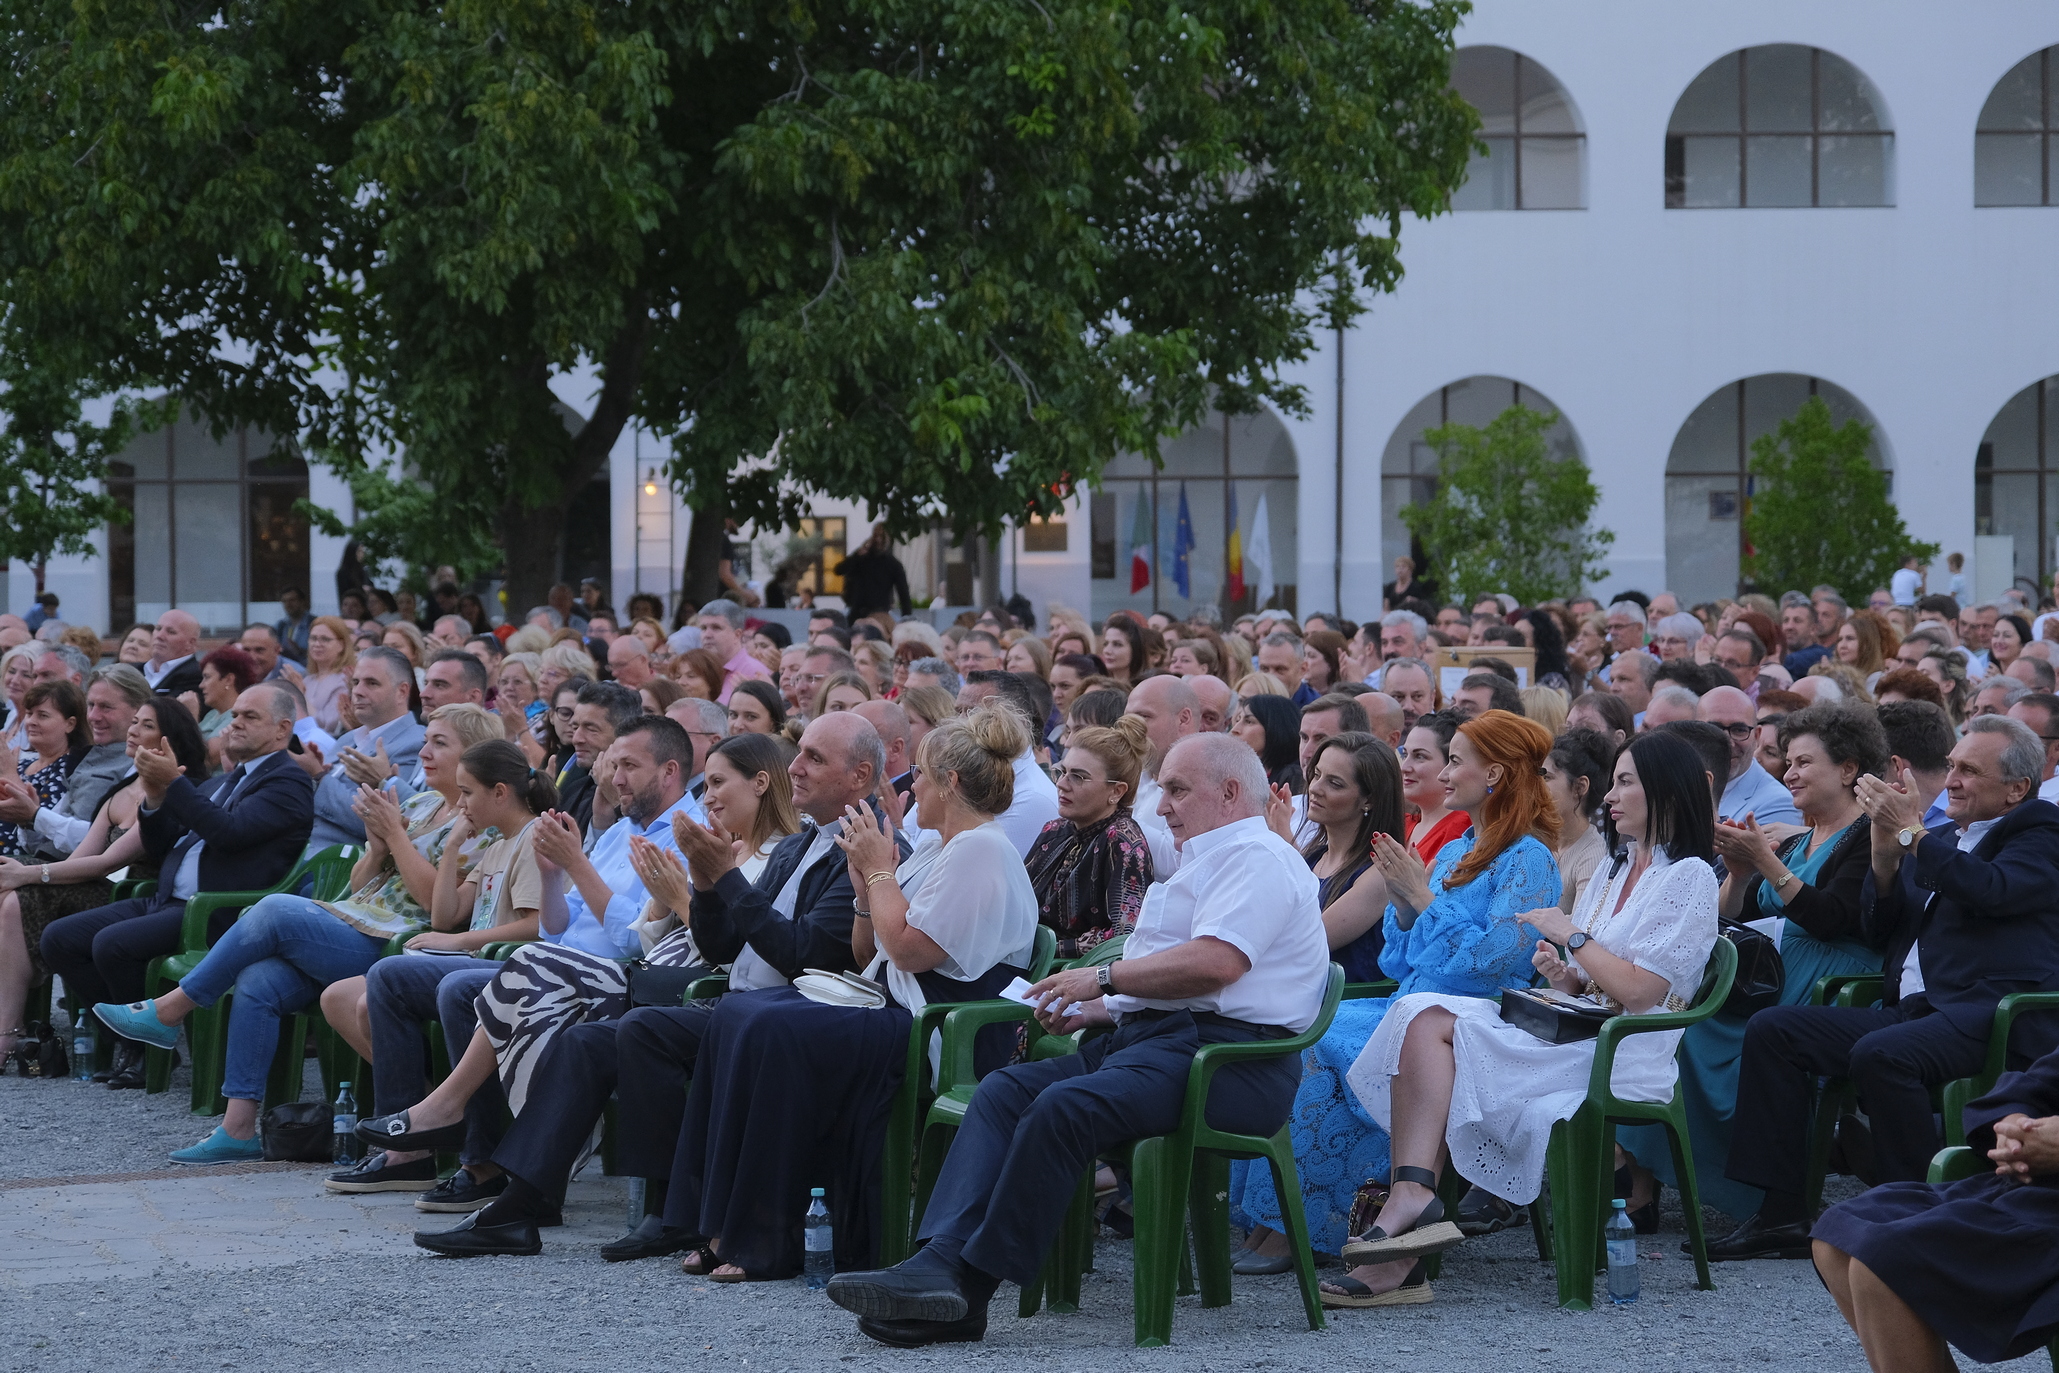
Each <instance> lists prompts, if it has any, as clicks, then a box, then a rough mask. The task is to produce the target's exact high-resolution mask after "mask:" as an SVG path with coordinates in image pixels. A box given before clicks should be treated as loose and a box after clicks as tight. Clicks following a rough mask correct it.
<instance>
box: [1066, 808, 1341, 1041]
mask: <svg viewBox="0 0 2059 1373" xmlns="http://www.w3.org/2000/svg"><path fill="white" fill-rule="evenodd" d="M1184 860H1185V861H1184V862H1183V863H1182V864H1181V866H1180V870H1179V872H1178V873H1176V874H1175V875H1174V876H1173V878H1172V880H1171V881H1169V882H1155V883H1153V884H1152V886H1151V890H1150V891H1148V892H1147V893H1145V896H1144V906H1143V909H1142V910H1141V911H1139V912H1138V913H1137V928H1136V929H1135V931H1134V932H1132V933H1131V935H1130V937H1129V942H1128V943H1126V944H1125V945H1124V946H1123V957H1124V958H1126V959H1127V958H1144V957H1146V956H1148V955H1150V954H1154V953H1163V952H1164V951H1165V950H1167V949H1170V948H1174V947H1175V946H1177V945H1180V944H1185V943H1189V942H1190V941H1192V940H1196V939H1201V938H1204V937H1206V938H1212V939H1220V940H1222V941H1223V942H1224V943H1226V944H1231V945H1234V946H1236V948H1237V949H1238V950H1239V951H1241V952H1242V953H1243V955H1244V956H1245V957H1246V958H1248V959H1250V960H1251V969H1250V971H1249V972H1247V973H1245V974H1244V975H1243V976H1242V977H1240V978H1238V979H1237V980H1236V981H1235V982H1232V983H1230V985H1229V986H1227V987H1224V988H1222V989H1221V990H1220V991H1216V992H1211V993H1208V994H1207V995H1203V996H1193V997H1185V998H1182V999H1180V1000H1155V999H1151V998H1147V997H1136V996H1118V995H1114V994H1110V995H1109V996H1108V997H1107V1005H1108V1009H1109V1011H1111V1012H1112V1013H1115V1014H1118V1015H1122V1014H1127V1013H1129V1012H1132V1011H1140V1010H1143V1009H1145V1008H1147V1007H1152V1008H1157V1009H1161V1010H1191V1011H1213V1012H1215V1013H1216V1014H1218V1015H1222V1016H1227V1017H1229V1018H1230V1019H1232V1020H1245V1021H1249V1022H1251V1023H1252V1024H1254V1025H1279V1026H1283V1027H1285V1028H1286V1029H1289V1030H1293V1031H1296V1032H1297V1033H1298V1032H1299V1031H1302V1030H1305V1029H1307V1028H1308V1027H1309V1026H1310V1025H1312V1024H1314V1023H1315V1018H1316V1014H1317V1012H1319V1011H1320V1010H1321V1009H1322V1002H1323V990H1324V987H1325V985H1326V984H1327V980H1328V978H1329V974H1330V941H1329V938H1328V937H1327V936H1326V935H1325V934H1324V933H1323V913H1322V908H1321V906H1320V905H1319V904H1318V898H1317V892H1318V887H1319V884H1318V883H1317V881H1316V875H1315V873H1314V872H1313V871H1311V870H1310V869H1309V866H1308V862H1307V860H1306V859H1304V858H1302V856H1301V855H1300V854H1298V853H1296V852H1295V851H1294V847H1293V845H1291V844H1289V843H1288V842H1287V841H1286V840H1284V839H1282V838H1280V836H1278V835H1277V834H1274V833H1273V832H1272V831H1271V830H1270V829H1268V828H1266V823H1265V820H1264V818H1263V817H1260V816H1253V817H1252V818H1250V819H1248V820H1234V821H1232V822H1230V823H1229V824H1227V825H1224V826H1223V827H1222V828H1220V829H1213V830H1210V831H1208V833H1206V834H1196V835H1193V836H1191V837H1189V838H1188V840H1187V841H1186V847H1185V850H1184ZM1115 976H1116V980H1117V981H1118V982H1120V981H1121V980H1122V973H1121V968H1120V965H1118V966H1117V969H1116V974H1115Z"/></svg>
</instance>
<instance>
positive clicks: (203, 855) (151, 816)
mask: <svg viewBox="0 0 2059 1373" xmlns="http://www.w3.org/2000/svg"><path fill="white" fill-rule="evenodd" d="M297 706H298V695H297V693H295V692H294V691H292V690H291V689H290V688H288V687H286V686H285V685H284V684H282V683H277V682H259V683H258V684H257V685H256V686H253V687H251V688H250V689H249V690H247V691H245V692H244V693H243V694H242V695H240V696H238V697H237V698H236V704H235V705H234V706H232V707H231V708H230V716H229V723H228V724H227V725H225V726H224V727H223V729H222V734H221V738H222V739H223V741H224V745H225V754H226V756H227V757H228V758H229V760H230V761H231V762H232V764H233V766H231V767H230V768H229V770H228V771H227V772H225V773H223V774H222V775H221V776H220V777H217V778H214V779H213V780H212V781H211V782H210V783H209V784H208V785H207V787H206V789H204V790H203V789H202V788H200V787H196V786H195V785H194V784H193V783H192V782H191V781H190V780H188V779H187V777H186V776H185V774H184V773H183V772H182V771H181V770H180V767H179V761H178V759H176V758H174V757H173V756H172V750H171V745H170V744H168V743H164V742H162V741H160V742H159V744H158V745H157V747H156V748H154V749H150V748H145V749H139V750H138V751H137V753H136V757H135V764H136V775H137V777H138V779H139V780H140V781H141V782H142V784H143V806H142V809H141V810H140V811H138V812H137V816H138V819H137V825H138V827H139V828H140V829H141V830H142V831H143V846H144V848H145V850H146V851H147V852H148V853H149V854H150V855H151V856H152V857H154V858H160V859H162V860H163V861H162V863H161V864H160V865H159V868H158V885H157V892H156V894H155V895H152V896H134V897H130V898H128V899H127V900H123V901H116V902H114V903H113V904H111V905H106V906H102V907H100V908H99V909H98V910H91V911H82V912H81V913H79V914H78V915H68V916H65V917H64V918H63V919H62V920H53V921H52V922H50V925H49V927H48V928H46V929H45V930H44V931H43V961H44V963H46V964H47V965H48V966H49V967H50V970H51V971H52V972H55V973H56V974H57V975H58V976H59V977H62V978H63V979H64V985H65V986H66V987H67V988H69V989H70V991H71V994H72V997H73V1001H74V1004H75V1005H79V1006H91V1005H95V1004H98V1003H100V1002H115V1003H118V1004H128V1003H140V1002H141V1001H142V1000H143V973H144V970H145V969H146V968H148V967H149V965H150V962H151V960H152V959H156V958H162V957H164V956H165V955H166V954H173V953H177V952H178V951H179V948H180V941H181V929H182V927H183V926H184V924H185V919H186V901H187V899H188V898H189V897H191V896H193V895H194V894H195V893H197V892H203V891H257V890H261V889H263V888H266V887H270V886H272V885H274V884H275V883H277V882H278V881H279V880H280V879H281V878H283V877H285V876H286V874H287V873H289V872H291V871H292V870H293V865H294V862H295V861H296V860H297V859H298V858H299V857H300V851H301V849H302V848H303V847H304V846H305V845H306V843H307V835H308V828H309V826H310V825H311V824H313V822H314V783H313V781H312V780H310V779H309V777H308V775H307V774H306V773H304V772H302V771H301V770H300V769H299V768H297V767H295V766H293V761H292V755H291V754H289V753H288V752H287V751H286V744H287V741H288V740H290V739H291V738H292V737H293V720H294V716H295V713H296V709H297ZM238 914H239V912H238V911H235V910H229V909H223V910H217V911H215V912H214V914H213V916H212V917H211V918H210V919H209V921H208V928H207V937H208V941H209V942H210V943H212V942H213V941H214V940H216V939H219V938H221V936H222V932H223V931H224V930H226V929H228V928H229V925H230V924H231V923H232V922H233V921H234V920H235V919H236V916H237V915H238ZM107 1085H108V1086H109V1087H116V1088H121V1087H140V1086H142V1085H143V1046H142V1045H140V1044H138V1043H136V1042H135V1041H134V1040H130V1039H119V1040H117V1041H116V1044H115V1061H114V1072H113V1075H112V1076H111V1077H110V1078H109V1079H108V1082H107Z"/></svg>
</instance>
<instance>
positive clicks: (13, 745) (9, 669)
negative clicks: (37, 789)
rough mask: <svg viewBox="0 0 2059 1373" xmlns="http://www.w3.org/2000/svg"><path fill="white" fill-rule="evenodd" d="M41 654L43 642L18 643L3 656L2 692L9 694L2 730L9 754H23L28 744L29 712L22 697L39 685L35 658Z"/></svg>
mask: <svg viewBox="0 0 2059 1373" xmlns="http://www.w3.org/2000/svg"><path fill="white" fill-rule="evenodd" d="M42 656H43V645H42V644H38V643H27V644H17V645H15V646H14V647H13V648H10V649H8V650H7V655H6V656H5V657H0V691H4V692H5V693H6V696H7V724H6V726H5V728H4V729H0V745H5V746H6V749H7V751H8V752H9V753H20V752H21V751H22V750H23V749H25V748H27V747H28V746H29V735H28V712H27V711H26V710H23V709H22V704H21V698H22V697H24V696H26V695H28V694H29V688H30V687H32V686H34V685H35V684H36V659H38V658H40V657H42Z"/></svg>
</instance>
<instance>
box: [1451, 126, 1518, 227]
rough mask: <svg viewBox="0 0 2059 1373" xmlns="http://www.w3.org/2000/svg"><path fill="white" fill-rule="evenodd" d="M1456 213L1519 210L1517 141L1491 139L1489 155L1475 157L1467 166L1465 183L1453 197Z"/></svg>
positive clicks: (1475, 154) (1453, 206)
mask: <svg viewBox="0 0 2059 1373" xmlns="http://www.w3.org/2000/svg"><path fill="white" fill-rule="evenodd" d="M1451 208H1452V209H1454V210H1513V209H1515V208H1516V140H1515V139H1513V138H1490V139H1488V140H1487V155H1486V156H1485V157H1482V156H1481V155H1480V154H1479V153H1477V152H1475V153H1474V154H1473V160H1472V161H1471V162H1469V163H1467V164H1466V183H1465V185H1463V186H1461V187H1459V188H1458V189H1457V190H1456V191H1453V192H1452V194H1451Z"/></svg>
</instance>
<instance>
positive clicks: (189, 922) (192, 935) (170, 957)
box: [143, 844, 359, 1116]
mask: <svg viewBox="0 0 2059 1373" xmlns="http://www.w3.org/2000/svg"><path fill="white" fill-rule="evenodd" d="M358 853H359V850H357V849H356V848H353V847H350V846H347V845H340V844H339V845H331V846H330V847H329V848H326V849H323V850H322V851H321V852H320V853H317V854H315V855H314V856H313V857H311V858H305V859H302V860H301V861H300V862H299V863H296V864H295V865H294V867H293V870H292V871H291V872H289V873H287V874H286V876H285V877H284V878H282V879H281V880H280V881H279V883H278V884H277V885H276V886H272V887H268V888H266V889H265V890H263V891H246V892H198V893H195V894H194V896H193V897H192V899H190V900H189V901H187V902H186V913H185V920H184V923H183V924H182V925H181V926H180V930H179V944H180V949H179V952H178V953H175V954H167V955H166V956H164V957H163V958H156V959H152V960H151V962H150V966H149V967H148V968H146V969H145V970H144V973H143V995H144V996H146V997H154V996H157V995H159V994H160V993H161V992H163V991H164V990H166V989H167V988H170V987H175V986H177V985H178V983H179V980H180V979H181V978H183V977H185V976H186V974H188V973H190V972H192V971H193V970H194V969H195V968H197V967H199V966H200V960H201V959H203V958H205V957H207V947H208V945H207V925H208V921H209V919H210V918H211V917H212V916H213V915H214V913H215V912H216V911H218V910H221V909H223V908H225V907H226V908H230V909H235V910H237V911H239V912H240V911H242V910H247V909H248V908H250V907H251V906H254V905H256V904H257V903H258V902H259V901H262V900H264V898H266V897H267V896H275V895H277V894H278V893H280V892H286V891H293V890H296V889H297V888H298V887H299V886H300V884H301V882H302V880H303V879H304V878H305V877H307V876H308V875H309V874H310V873H313V874H314V877H315V887H314V891H315V894H316V896H317V897H319V898H321V899H323V900H333V899H334V898H335V897H338V896H341V895H342V894H343V892H344V891H346V890H348V888H349V885H350V869H351V867H352V865H353V864H355V863H356V862H357V858H358ZM233 999H234V995H233V993H232V994H231V995H229V996H224V997H223V998H222V999H221V1000H220V1001H218V1002H216V1003H215V1004H214V1005H213V1006H205V1007H199V1008H196V1009H195V1010H194V1012H193V1013H192V1014H191V1015H189V1016H187V1017H186V1042H187V1047H188V1048H189V1049H190V1051H191V1052H192V1055H193V1090H192V1103H191V1109H192V1112H193V1114H194V1115H197V1116H218V1115H220V1114H222V1112H224V1111H226V1110H228V1108H229V1105H228V1102H227V1101H226V1100H225V1099H224V1098H223V1096H222V1073H223V1071H224V1066H225V1064H226V1063H227V1059H228V1040H229V1006H230V1003H231V1001H232V1000H233ZM285 1038H287V1036H285V1035H281V1039H282V1040H283V1039H285ZM303 1052H305V1050H303ZM277 1067H278V1061H277V1060H276V1059H275V1060H274V1076H275V1077H276V1075H277ZM171 1077H172V1055H171V1051H170V1050H169V1049H159V1048H156V1047H145V1049H144V1050H143V1090H144V1091H145V1092H146V1093H148V1094H152V1095H154V1094H156V1093H159V1092H163V1091H164V1090H166V1089H167V1088H168V1087H170V1086H171ZM268 1090H269V1088H268ZM293 1095H294V1096H295V1097H297V1096H299V1090H298V1088H297V1086H296V1088H295V1090H294V1093H293ZM288 1099H289V1100H290V1099H291V1098H288Z"/></svg>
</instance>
